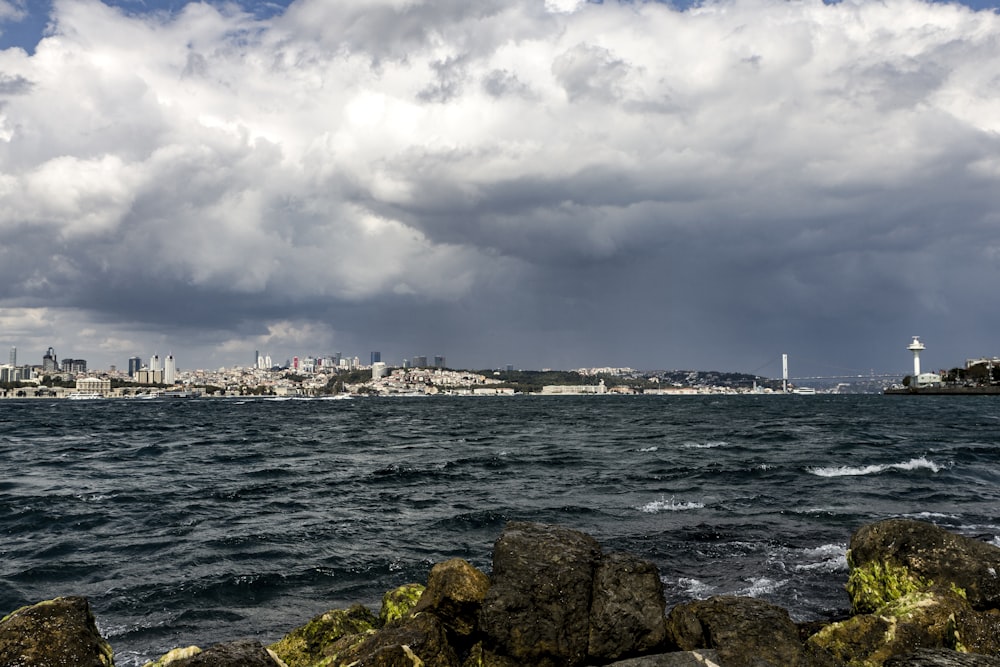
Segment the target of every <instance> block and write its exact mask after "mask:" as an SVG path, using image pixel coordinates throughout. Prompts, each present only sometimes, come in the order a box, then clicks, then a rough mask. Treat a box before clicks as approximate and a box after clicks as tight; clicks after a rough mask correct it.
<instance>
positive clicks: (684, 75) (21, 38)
mask: <svg viewBox="0 0 1000 667" xmlns="http://www.w3.org/2000/svg"><path fill="white" fill-rule="evenodd" d="M0 238H2V243H0V345H2V346H16V347H17V349H18V362H19V363H41V358H42V355H43V354H44V353H45V351H46V349H47V348H48V347H50V346H51V347H53V348H54V349H55V351H56V354H57V355H58V356H59V358H60V359H61V358H65V357H71V358H83V359H86V360H87V361H88V364H89V366H90V367H91V368H107V367H109V366H110V365H112V364H114V365H117V366H118V367H119V368H121V367H124V366H125V365H126V363H127V359H128V357H130V356H133V355H138V356H140V357H144V358H146V357H149V356H151V355H152V354H154V353H157V354H160V355H161V356H164V355H166V354H168V353H172V354H173V355H174V356H175V358H176V359H177V364H178V366H179V367H180V368H188V369H190V368H218V367H222V366H232V365H244V366H245V365H250V364H251V363H252V362H253V359H254V353H255V351H258V350H259V351H260V352H261V353H262V354H269V355H271V356H272V358H273V359H274V361H275V362H283V361H284V360H285V359H287V358H290V357H292V356H300V357H303V356H309V355H327V354H333V353H336V352H340V353H342V354H344V355H348V356H358V357H360V358H361V359H362V360H365V361H367V359H368V356H369V353H370V352H371V351H373V350H378V351H380V352H381V354H382V360H383V361H387V362H389V363H401V362H402V360H403V359H404V358H409V357H412V356H417V355H421V356H428V357H432V356H434V355H443V356H445V357H446V358H447V362H448V365H449V366H452V367H456V368H494V367H503V366H506V365H508V364H510V365H513V366H514V367H516V368H524V369H538V368H558V369H572V368H580V367H594V366H627V367H632V368H638V369H700V370H724V371H743V372H758V373H761V374H762V375H767V376H770V377H778V376H780V373H781V367H780V360H781V355H782V354H783V353H787V354H788V355H789V365H790V372H791V375H792V376H793V377H795V376H799V377H801V376H805V375H824V376H829V375H838V374H853V373H856V372H857V373H867V372H870V371H872V370H874V371H875V372H900V373H903V372H906V371H908V370H909V369H910V368H912V361H911V355H910V353H909V352H908V351H907V350H906V346H907V345H908V344H909V342H910V339H911V337H912V336H914V335H919V336H920V337H921V340H922V341H923V342H924V344H925V345H926V347H927V349H926V351H925V352H924V353H923V355H922V365H923V368H924V369H925V370H927V369H936V368H951V367H954V366H960V365H962V364H964V361H965V360H966V359H967V358H971V357H981V356H1000V335H998V332H1000V307H998V306H1000V302H998V298H997V296H996V294H997V285H1000V16H998V14H997V12H996V9H995V7H994V6H993V5H990V4H983V3H978V4H965V5H962V4H949V3H930V2H925V1H920V0H884V1H881V2H875V1H869V0H844V1H842V2H839V3H836V4H824V3H822V2H820V1H812V0H801V1H800V0H792V1H789V0H705V1H704V2H701V3H698V4H693V5H690V4H689V5H671V4H667V3H662V2H641V1H638V0H636V1H633V2H624V1H622V2H610V1H607V2H604V3H593V2H582V1H580V0H502V1H501V0H477V2H473V3H470V2H466V1H465V0H432V1H427V0H340V1H339V2H329V1H328V0H284V1H281V2H253V3H252V2H243V3H242V4H241V3H237V2H184V1H183V0H116V1H115V2H111V0H105V1H104V2H101V1H100V0H51V2H48V1H47V0H0ZM0 349H3V348H0ZM0 361H6V357H2V358H0Z"/></svg>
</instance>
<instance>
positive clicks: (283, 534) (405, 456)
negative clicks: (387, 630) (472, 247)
mask: <svg viewBox="0 0 1000 667" xmlns="http://www.w3.org/2000/svg"><path fill="white" fill-rule="evenodd" d="M0 470H2V473H0V474H2V477H0V531H2V535H0V616H2V615H4V614H6V613H9V612H10V611H13V610H15V609H17V608H19V607H21V606H23V605H27V604H32V603H35V602H38V601H41V600H46V599H51V598H54V597H57V596H67V595H82V596H85V597H86V598H88V600H89V601H90V604H91V607H92V609H93V611H94V614H95V616H96V619H97V623H98V626H99V628H100V630H101V632H102V634H103V635H104V637H105V638H106V639H107V640H108V641H109V642H110V643H111V645H112V647H113V649H114V650H115V655H116V663H117V664H118V665H119V667H122V666H129V665H142V664H143V663H144V662H146V661H148V660H152V659H155V658H156V657H159V656H160V655H162V654H163V653H165V652H167V651H168V650H170V649H172V648H175V647H179V646H188V645H192V644H194V645H199V646H202V647H207V646H209V645H211V644H214V643H216V642H219V641H226V640H232V639H239V638H247V637H250V638H257V639H259V640H260V641H262V642H264V643H270V642H273V641H276V640H278V639H280V638H281V637H282V636H283V635H284V634H285V633H286V632H288V631H289V630H291V629H293V628H295V627H297V626H299V625H302V624H304V623H306V622H307V621H308V620H309V619H310V618H312V617H313V616H315V615H317V614H320V613H322V612H324V611H327V610H329V609H336V608H345V607H348V606H350V605H353V604H356V603H360V604H364V605H367V606H369V607H371V608H372V609H373V610H375V611H377V609H378V606H379V603H380V599H381V596H382V594H383V592H385V591H387V590H390V589H392V588H394V587H396V586H399V585H401V584H404V583H408V582H426V579H427V574H428V572H429V570H430V568H431V566H433V565H434V564H435V563H438V562H441V561H444V560H447V559H450V558H455V557H459V558H464V559H466V560H467V561H469V562H470V563H472V564H473V565H474V566H476V567H478V568H479V569H481V570H483V571H484V572H486V573H489V572H490V570H491V559H492V548H493V544H494V542H495V541H496V539H497V538H498V537H499V535H500V534H501V532H502V531H503V529H504V526H505V525H506V523H507V522H508V521H536V522H542V523H547V524H557V525H560V526H564V527H567V528H572V529H576V530H580V531H583V532H586V533H588V534H590V535H592V536H593V537H595V538H596V539H597V540H598V541H599V542H600V543H601V545H602V547H603V549H604V550H605V551H608V552H610V551H628V552H631V553H634V554H637V555H639V556H641V557H643V558H645V559H647V560H649V561H651V562H653V563H655V564H656V566H657V567H658V568H659V572H660V577H661V580H662V582H663V589H664V593H665V596H666V599H667V601H668V607H669V606H673V605H675V604H677V603H680V602H684V601H688V600H693V599H703V598H707V597H709V596H712V595H720V594H731V595H745V596H753V597H756V598H761V599H764V600H767V601H769V602H772V603H774V604H777V605H780V606H782V607H784V608H786V609H787V610H788V611H789V613H790V614H791V616H792V618H793V619H794V620H796V621H809V620H822V619H830V618H836V617H839V616H841V615H843V614H845V613H846V612H847V609H848V606H849V602H848V599H847V595H846V593H845V591H844V584H845V582H846V579H847V562H846V552H847V547H848V542H849V540H850V536H851V534H852V532H853V531H855V530H856V529H857V528H858V527H860V526H861V525H863V524H865V523H868V522H872V521H877V520H880V519H886V518H890V517H907V518H912V519H919V520H923V521H930V522H933V523H936V524H938V525H941V526H943V527H945V528H948V529H949V530H953V531H955V532H958V533H961V534H964V535H968V536H972V537H976V538H978V539H981V540H984V541H986V542H990V543H992V544H995V545H998V546H1000V513H998V508H1000V397H997V396H961V397H951V396H881V395H843V396H841V395H823V394H820V395H815V396H795V395H736V396H727V395H719V396H714V395H707V396H608V395H605V396H513V397H427V398H357V399H353V400H319V399H314V400H267V399H255V398H248V399H235V398H227V399H218V398H215V399H211V398H203V399H165V400H93V401H66V400H4V401H0Z"/></svg>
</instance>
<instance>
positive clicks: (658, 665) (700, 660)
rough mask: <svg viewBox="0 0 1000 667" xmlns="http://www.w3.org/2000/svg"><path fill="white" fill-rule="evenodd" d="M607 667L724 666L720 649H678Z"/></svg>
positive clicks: (614, 663)
mask: <svg viewBox="0 0 1000 667" xmlns="http://www.w3.org/2000/svg"><path fill="white" fill-rule="evenodd" d="M607 667H722V663H721V662H719V652H718V651H710V650H705V651H676V652H674V653H659V654H657V655H647V656H643V657H641V658H629V659H628V660H619V661H618V662H613V663H611V664H610V665H608V666H607Z"/></svg>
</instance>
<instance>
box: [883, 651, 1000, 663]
mask: <svg viewBox="0 0 1000 667" xmlns="http://www.w3.org/2000/svg"><path fill="white" fill-rule="evenodd" d="M885 667H1000V658H997V657H993V656H988V655H980V654H975V653H957V652H956V651H949V650H947V649H921V650H919V651H914V652H913V653H908V654H906V655H898V656H895V657H892V658H889V659H888V660H886V661H885Z"/></svg>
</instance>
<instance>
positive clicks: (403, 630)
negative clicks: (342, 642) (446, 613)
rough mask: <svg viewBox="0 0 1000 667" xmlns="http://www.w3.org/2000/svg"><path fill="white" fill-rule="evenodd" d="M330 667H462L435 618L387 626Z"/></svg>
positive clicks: (420, 617) (417, 618)
mask: <svg viewBox="0 0 1000 667" xmlns="http://www.w3.org/2000/svg"><path fill="white" fill-rule="evenodd" d="M330 664H331V667H332V666H333V665H336V666H337V667H347V666H348V665H350V667H422V666H426V667H430V666H431V665H433V666H434V667H459V664H460V663H459V660H458V655H457V654H456V653H455V650H454V649H453V648H452V647H451V645H450V644H449V643H448V636H447V633H446V632H445V629H444V626H443V625H442V624H441V622H440V621H439V620H438V619H437V618H435V617H434V615H433V614H415V615H413V616H409V617H406V618H404V619H402V620H400V621H397V622H395V623H392V624H390V625H387V626H386V627H384V628H382V629H381V630H379V631H378V632H376V633H374V634H372V635H369V636H368V637H367V638H365V640H364V641H362V642H361V643H360V644H358V645H356V646H354V647H352V648H350V649H348V650H346V651H344V652H342V653H341V654H339V655H338V656H337V659H336V660H335V661H333V662H332V663H330Z"/></svg>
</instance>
